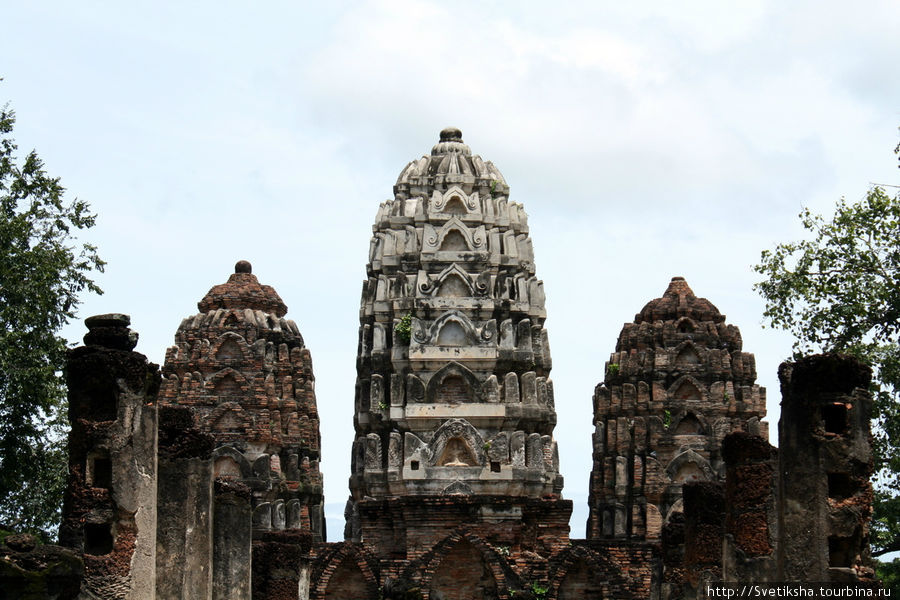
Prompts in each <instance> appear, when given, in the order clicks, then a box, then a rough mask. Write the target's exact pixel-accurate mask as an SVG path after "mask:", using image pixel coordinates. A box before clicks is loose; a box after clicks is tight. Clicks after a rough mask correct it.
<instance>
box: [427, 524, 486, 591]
mask: <svg viewBox="0 0 900 600" xmlns="http://www.w3.org/2000/svg"><path fill="white" fill-rule="evenodd" d="M429 590H430V593H429V596H430V597H431V598H441V599H443V600H471V599H472V598H479V599H480V598H496V597H497V596H498V590H497V581H496V579H495V578H494V574H493V572H492V570H491V567H490V565H489V564H488V563H487V562H486V561H485V560H484V557H483V556H482V555H481V552H479V550H478V548H476V547H475V546H474V545H472V543H471V542H470V541H469V540H467V539H465V538H463V539H461V540H460V541H459V542H457V543H456V544H455V545H454V546H453V548H451V549H450V551H449V552H448V553H447V554H445V555H444V557H443V559H442V560H441V562H440V563H439V564H438V565H437V567H436V568H435V569H434V575H433V576H432V578H431V582H430V584H429Z"/></svg>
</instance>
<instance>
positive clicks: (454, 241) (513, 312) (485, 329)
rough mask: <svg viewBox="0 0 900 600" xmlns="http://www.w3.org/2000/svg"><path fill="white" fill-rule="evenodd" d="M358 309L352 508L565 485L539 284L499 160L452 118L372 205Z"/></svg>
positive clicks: (539, 491)
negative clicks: (479, 148) (368, 500)
mask: <svg viewBox="0 0 900 600" xmlns="http://www.w3.org/2000/svg"><path fill="white" fill-rule="evenodd" d="M373 232H374V234H373V236H372V241H371V245H370V253H369V262H368V265H367V275H368V278H367V280H366V281H365V282H364V283H363V290H362V302H361V307H360V332H359V354H358V361H357V374H358V376H357V383H356V403H355V422H354V425H355V428H356V441H355V443H354V449H353V460H352V475H351V478H350V489H351V492H352V496H351V507H350V508H351V509H352V504H353V503H354V502H355V501H358V500H361V499H362V498H364V497H367V496H368V497H372V498H385V497H398V496H416V495H442V494H474V495H495V496H516V497H532V498H541V497H545V496H553V495H555V496H556V497H558V496H559V493H560V491H561V489H562V484H563V480H562V477H561V476H560V475H559V466H558V464H559V460H558V454H557V449H556V442H555V441H554V440H553V437H552V434H553V428H554V426H555V425H556V412H555V410H554V401H553V383H552V382H551V381H550V380H549V378H548V375H549V373H550V368H551V365H552V363H551V359H550V347H549V343H548V339H547V331H546V330H545V329H544V320H545V317H546V312H545V310H544V289H543V282H541V281H540V280H539V279H537V277H536V276H535V267H534V255H533V251H532V244H531V238H530V237H529V235H528V221H527V217H526V215H525V211H524V210H523V208H522V206H521V205H520V204H516V203H515V202H510V200H509V187H508V186H507V185H506V182H505V180H504V179H503V176H502V175H501V174H500V171H499V170H498V169H497V168H496V167H495V166H494V165H493V164H492V163H491V162H490V161H484V160H482V159H481V157H480V156H477V155H473V154H472V153H471V150H470V149H469V147H468V146H467V145H466V144H465V143H463V141H462V134H461V133H460V131H459V130H458V129H455V128H447V129H444V130H443V131H442V132H441V134H440V141H439V142H438V143H437V144H436V145H435V146H434V147H433V148H432V150H431V154H430V155H428V156H423V157H422V158H421V159H419V160H414V161H412V162H410V163H409V164H408V165H407V166H406V168H404V169H403V171H402V172H401V174H400V177H399V178H398V180H397V183H396V185H395V186H394V199H393V200H389V201H386V202H384V203H382V204H381V206H380V207H379V208H378V214H377V216H376V218H375V225H374V227H373Z"/></svg>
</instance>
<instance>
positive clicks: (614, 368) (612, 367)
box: [606, 363, 619, 377]
mask: <svg viewBox="0 0 900 600" xmlns="http://www.w3.org/2000/svg"><path fill="white" fill-rule="evenodd" d="M606 372H607V373H608V374H609V376H610V377H615V376H616V375H618V374H619V363H609V366H608V367H606Z"/></svg>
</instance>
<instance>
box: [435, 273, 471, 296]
mask: <svg viewBox="0 0 900 600" xmlns="http://www.w3.org/2000/svg"><path fill="white" fill-rule="evenodd" d="M434 295H435V296H437V297H439V298H465V297H468V296H471V295H472V290H471V289H470V288H469V284H468V283H467V282H466V281H465V280H464V279H463V278H462V277H460V276H459V275H457V274H456V273H452V274H450V275H448V276H447V277H446V278H444V280H443V281H442V282H441V284H440V287H438V288H437V291H436V292H435V294H434Z"/></svg>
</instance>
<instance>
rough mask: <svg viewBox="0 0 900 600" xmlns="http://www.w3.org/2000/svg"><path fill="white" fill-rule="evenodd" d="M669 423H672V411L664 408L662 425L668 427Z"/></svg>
mask: <svg viewBox="0 0 900 600" xmlns="http://www.w3.org/2000/svg"><path fill="white" fill-rule="evenodd" d="M671 424H672V413H671V411H670V410H669V409H668V408H667V409H666V410H664V411H663V427H665V428H666V429H668V428H669V426H670V425H671Z"/></svg>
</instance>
